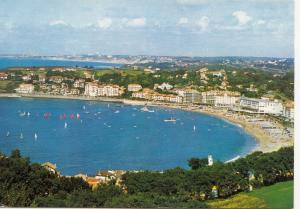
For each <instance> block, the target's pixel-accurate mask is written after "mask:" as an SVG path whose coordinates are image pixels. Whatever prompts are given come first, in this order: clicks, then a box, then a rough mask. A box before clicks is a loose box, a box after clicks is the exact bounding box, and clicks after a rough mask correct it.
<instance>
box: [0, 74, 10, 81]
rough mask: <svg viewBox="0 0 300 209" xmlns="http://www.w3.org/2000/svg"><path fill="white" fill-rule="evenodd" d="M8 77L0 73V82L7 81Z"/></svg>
mask: <svg viewBox="0 0 300 209" xmlns="http://www.w3.org/2000/svg"><path fill="white" fill-rule="evenodd" d="M7 77H8V75H7V74H6V73H1V72H0V80H7Z"/></svg>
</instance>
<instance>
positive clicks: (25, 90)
mask: <svg viewBox="0 0 300 209" xmlns="http://www.w3.org/2000/svg"><path fill="white" fill-rule="evenodd" d="M15 90H16V92H17V93H20V94H30V93H32V92H33V91H34V85H32V84H25V83H23V84H20V86H19V88H16V89H15Z"/></svg>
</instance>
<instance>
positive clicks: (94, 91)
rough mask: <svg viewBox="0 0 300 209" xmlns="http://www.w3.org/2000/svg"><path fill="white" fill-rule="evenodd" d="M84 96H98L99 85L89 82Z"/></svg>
mask: <svg viewBox="0 0 300 209" xmlns="http://www.w3.org/2000/svg"><path fill="white" fill-rule="evenodd" d="M84 95H86V96H92V97H95V96H98V83H96V82H88V83H87V84H86V85H85V89H84Z"/></svg>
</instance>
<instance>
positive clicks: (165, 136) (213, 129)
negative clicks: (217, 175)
mask: <svg viewBox="0 0 300 209" xmlns="http://www.w3.org/2000/svg"><path fill="white" fill-rule="evenodd" d="M141 108H142V106H131V105H124V104H119V103H107V102H98V101H82V100H63V99H36V98H35V99H33V98H0V152H1V153H4V154H6V155H9V154H10V152H11V151H12V150H14V149H19V150H20V151H21V154H22V155H23V156H28V157H30V159H31V161H32V162H38V163H44V162H51V163H54V164H56V165H57V168H58V170H59V171H60V172H61V173H62V174H63V175H75V174H78V173H84V174H89V175H93V174H96V172H97V171H99V170H108V169H124V170H157V171H161V170H165V169H169V168H174V167H178V166H179V167H182V168H188V160H189V159H190V158H192V157H198V158H203V157H207V156H208V155H209V154H210V155H212V156H213V159H214V160H219V161H227V160H230V159H232V158H235V157H236V156H243V155H246V154H247V153H249V152H251V151H252V150H253V149H255V148H256V146H257V143H256V141H255V139H254V138H253V137H252V136H251V135H249V134H248V133H246V132H245V131H244V130H243V129H242V128H241V127H239V126H237V125H235V124H232V123H229V122H226V121H225V120H222V119H219V118H217V117H213V116H210V115H206V114H200V113H195V112H188V111H183V110H178V109H167V108H158V107H148V109H149V110H150V111H151V112H144V111H142V110H141ZM169 118H175V119H176V122H165V120H166V119H169ZM35 134H36V137H35ZM21 135H22V137H21Z"/></svg>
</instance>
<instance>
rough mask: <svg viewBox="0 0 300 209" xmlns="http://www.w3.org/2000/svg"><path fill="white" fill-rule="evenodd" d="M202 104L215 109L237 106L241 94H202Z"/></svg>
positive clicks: (224, 92) (218, 92)
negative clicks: (215, 107)
mask: <svg viewBox="0 0 300 209" xmlns="http://www.w3.org/2000/svg"><path fill="white" fill-rule="evenodd" d="M201 95H202V103H204V104H210V105H213V106H217V107H232V106H235V105H237V104H239V101H240V96H241V94H240V93H239V92H232V91H207V92H202V94H201Z"/></svg>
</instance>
